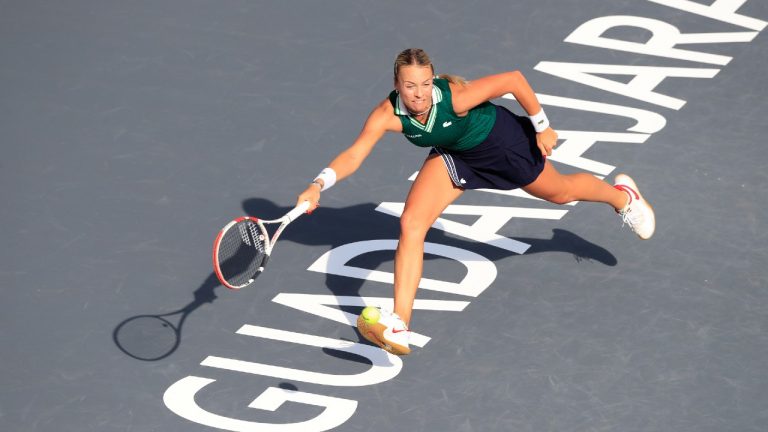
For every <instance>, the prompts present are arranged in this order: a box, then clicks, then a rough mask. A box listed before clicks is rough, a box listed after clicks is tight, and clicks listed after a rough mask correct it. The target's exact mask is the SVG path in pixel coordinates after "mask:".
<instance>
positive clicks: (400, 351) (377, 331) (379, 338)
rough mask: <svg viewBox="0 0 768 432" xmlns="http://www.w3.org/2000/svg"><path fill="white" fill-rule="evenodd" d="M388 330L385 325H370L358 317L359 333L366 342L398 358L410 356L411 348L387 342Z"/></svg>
mask: <svg viewBox="0 0 768 432" xmlns="http://www.w3.org/2000/svg"><path fill="white" fill-rule="evenodd" d="M386 329H387V327H386V326H384V325H383V324H379V323H376V324H368V323H367V322H365V320H364V319H363V317H362V316H359V317H357V331H359V332H360V334H361V335H362V336H363V337H364V338H365V339H366V340H368V341H369V342H371V343H372V344H374V345H376V346H378V347H380V348H381V349H383V350H384V351H386V352H388V353H390V354H394V355H397V356H403V355H408V354H410V353H411V349H410V348H408V347H404V346H402V345H399V344H396V343H391V342H389V341H387V339H386V338H385V337H384V331H385V330H386Z"/></svg>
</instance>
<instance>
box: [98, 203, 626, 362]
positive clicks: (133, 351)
mask: <svg viewBox="0 0 768 432" xmlns="http://www.w3.org/2000/svg"><path fill="white" fill-rule="evenodd" d="M375 209H376V206H375V205H374V204H359V205H354V206H349V207H343V208H325V207H321V208H320V209H318V210H317V211H316V212H314V213H313V214H312V215H305V216H303V217H301V218H299V219H298V220H297V221H296V222H294V223H293V224H291V226H290V227H288V229H286V230H285V232H284V233H283V234H282V236H281V238H280V242H294V243H298V244H302V245H306V246H318V247H321V248H322V249H323V251H322V252H319V253H318V257H319V255H320V254H321V253H325V251H326V250H330V249H333V248H335V247H338V246H341V245H343V244H348V243H351V242H355V241H364V240H376V239H397V238H398V235H399V230H400V228H399V219H398V218H396V217H393V216H390V215H387V214H384V213H381V212H377V211H376V210H375ZM243 210H244V212H245V214H247V215H251V216H258V217H262V218H265V219H273V218H278V217H280V216H282V215H283V214H285V213H286V212H288V211H289V210H290V208H289V207H282V206H278V205H276V204H275V203H273V202H271V201H269V200H265V199H256V198H254V199H249V200H246V201H244V202H243ZM516 240H519V241H522V242H524V243H527V244H530V245H531V247H530V248H529V249H528V251H527V252H526V254H535V253H543V252H555V253H568V254H571V255H573V257H574V258H575V259H576V260H577V261H596V262H599V263H602V264H604V265H608V266H614V265H616V258H615V257H614V256H613V255H612V254H611V253H610V252H608V251H607V250H605V249H604V248H602V247H600V246H598V245H596V244H594V243H590V242H589V241H587V240H585V239H583V238H581V237H579V236H577V235H576V234H573V233H571V232H569V231H566V230H562V229H554V230H553V235H552V237H551V238H544V239H537V238H519V237H516ZM211 241H213V240H211ZM427 241H429V242H433V243H440V244H445V245H449V246H454V247H459V248H463V249H467V250H470V251H472V250H479V249H480V248H482V249H483V250H482V252H480V254H481V255H483V256H484V257H486V258H488V259H490V260H492V261H498V260H501V259H504V258H508V257H510V256H515V255H517V254H515V253H514V252H510V251H506V250H502V249H499V248H493V247H489V246H487V245H481V244H479V243H477V242H473V241H468V240H464V239H460V238H456V237H453V236H448V235H446V234H445V233H444V232H443V231H440V230H434V229H433V230H430V232H429V234H428V235H427ZM279 249H280V246H279V245H278V246H277V248H276V251H277V252H276V254H278V255H279ZM488 249H490V251H489V250H488ZM315 258H317V257H315ZM435 258H436V257H435V256H432V255H429V254H427V255H425V257H424V259H425V262H428V261H430V260H433V259H435ZM393 260H394V252H393V251H385V252H384V253H368V254H364V255H362V256H360V257H358V258H355V259H354V265H355V266H359V267H362V268H369V269H377V268H379V267H381V266H383V265H390V264H391V263H392V262H393ZM279 262H280V260H279V258H276V259H274V261H273V262H272V263H271V266H272V267H274V266H276V265H278V266H279V265H280V264H279ZM266 271H267V272H268V271H269V267H268V268H267V270H266ZM257 283H258V282H257ZM363 283H364V281H363V280H360V279H356V278H350V277H342V276H336V275H326V287H327V289H328V290H329V291H330V292H331V293H333V294H334V295H336V296H359V295H360V289H361V288H362V286H363ZM220 286H221V285H220V284H219V281H218V279H216V276H215V275H214V273H213V272H211V274H210V275H208V276H207V277H206V278H205V280H204V281H203V282H202V283H201V284H200V286H199V287H198V288H197V289H196V290H195V291H194V293H193V298H192V300H191V301H190V302H189V303H188V304H186V305H185V306H182V307H180V308H178V309H176V310H174V311H171V312H165V313H162V312H161V313H156V314H150V313H147V314H141V315H135V316H132V317H130V318H127V319H125V320H123V321H122V322H120V323H119V324H118V325H117V326H116V327H115V329H114V331H113V333H112V339H113V341H114V343H115V345H116V346H117V347H118V348H119V349H120V350H121V351H122V352H123V353H125V354H126V355H128V356H130V357H132V358H134V359H137V360H142V361H158V360H162V359H165V358H167V357H168V356H170V355H171V354H173V353H174V352H175V351H176V349H177V348H178V347H179V344H180V341H181V337H182V329H183V325H184V322H185V321H186V319H187V317H189V315H190V314H191V313H192V312H194V311H195V310H197V308H199V307H200V306H203V305H205V304H208V303H213V302H214V300H216V298H217V296H216V293H215V290H216V288H218V287H220ZM390 295H391V292H389V293H387V294H386V295H384V296H390ZM342 309H343V310H345V311H346V312H350V313H353V314H357V313H359V309H360V308H353V307H342ZM358 339H359V340H358V341H359V342H363V343H367V342H365V339H363V338H362V337H360V336H359V335H358ZM325 351H326V352H327V353H328V354H329V355H332V356H335V357H339V358H344V359H348V360H350V361H360V359H361V358H360V357H357V356H354V355H352V354H347V353H344V352H341V351H336V350H325Z"/></svg>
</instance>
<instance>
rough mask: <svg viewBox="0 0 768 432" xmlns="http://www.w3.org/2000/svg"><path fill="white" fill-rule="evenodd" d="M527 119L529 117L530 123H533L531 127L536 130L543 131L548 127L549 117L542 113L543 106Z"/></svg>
mask: <svg viewBox="0 0 768 432" xmlns="http://www.w3.org/2000/svg"><path fill="white" fill-rule="evenodd" d="M528 118H529V119H531V123H533V128H534V129H536V132H537V133H538V132H544V131H545V130H547V128H548V127H549V119H548V118H547V115H546V114H545V113H544V108H542V109H541V111H539V113H538V114H536V115H532V116H528Z"/></svg>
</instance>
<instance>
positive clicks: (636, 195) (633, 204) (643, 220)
mask: <svg viewBox="0 0 768 432" xmlns="http://www.w3.org/2000/svg"><path fill="white" fill-rule="evenodd" d="M613 187H615V188H616V189H618V190H620V191H623V192H625V193H626V194H627V195H628V196H629V202H628V203H627V205H626V206H624V208H623V209H621V210H619V211H617V213H618V214H619V216H621V220H622V221H623V222H624V223H625V224H626V225H629V227H630V228H631V229H632V231H634V233H635V234H637V236H638V237H640V238H641V239H643V240H648V239H649V238H651V236H653V232H654V231H655V230H656V216H655V215H654V213H653V208H652V207H651V205H650V204H648V202H647V201H646V200H645V199H643V196H642V195H640V192H639V190H638V189H637V185H636V184H635V182H634V180H632V178H631V177H629V176H628V175H626V174H619V175H617V176H616V179H615V180H614V186H613Z"/></svg>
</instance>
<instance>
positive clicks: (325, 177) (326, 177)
mask: <svg viewBox="0 0 768 432" xmlns="http://www.w3.org/2000/svg"><path fill="white" fill-rule="evenodd" d="M315 180H322V181H323V188H322V189H320V190H321V191H324V190H328V189H330V188H331V186H333V185H335V184H336V171H334V170H333V168H325V169H324V170H322V171H320V174H318V175H317V177H315Z"/></svg>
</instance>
